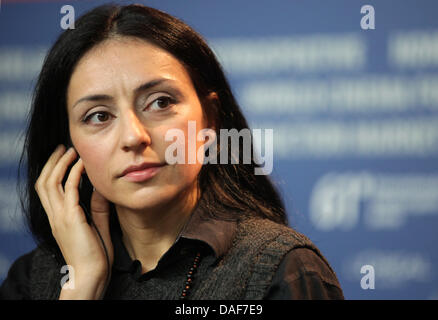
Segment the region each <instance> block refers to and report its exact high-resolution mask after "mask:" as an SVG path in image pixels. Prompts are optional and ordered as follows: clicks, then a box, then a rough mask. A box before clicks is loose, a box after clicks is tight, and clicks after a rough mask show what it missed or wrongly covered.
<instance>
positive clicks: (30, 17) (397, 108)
mask: <svg viewBox="0 0 438 320" xmlns="http://www.w3.org/2000/svg"><path fill="white" fill-rule="evenodd" d="M103 2H104V1H71V2H63V1H50V2H44V1H42V2H38V3H36V2H35V1H33V2H28V3H26V2H20V3H11V2H10V1H9V2H5V1H4V0H3V1H2V3H1V7H0V281H2V279H4V277H5V276H6V274H7V271H8V269H9V267H10V265H11V263H12V262H13V261H14V260H15V259H16V258H17V257H19V256H20V255H22V254H24V253H26V252H28V251H30V250H31V249H33V248H34V246H35V245H34V243H33V241H32V239H31V237H30V236H29V235H27V234H26V233H25V232H24V230H25V229H24V227H23V222H22V218H21V211H20V207H19V205H18V198H17V194H16V190H15V185H16V169H17V162H18V157H19V154H20V151H21V148H22V142H23V139H22V134H23V128H24V124H25V117H26V115H27V112H28V109H29V101H30V95H31V92H32V88H33V86H34V85H35V79H36V76H37V74H38V71H39V69H40V68H41V63H42V59H43V58H44V55H45V53H46V51H47V49H48V48H49V46H50V45H51V44H52V43H53V42H54V40H55V39H56V37H57V36H58V35H59V34H60V33H61V32H62V31H63V30H62V29H61V25H60V21H61V18H62V17H63V14H61V13H60V9H61V7H62V6H63V5H65V4H70V5H72V6H73V7H74V9H75V16H76V17H77V16H79V15H81V14H82V13H83V12H85V11H86V10H88V9H90V8H92V7H94V6H96V5H98V4H101V3H103ZM137 2H140V3H143V4H146V5H150V6H152V7H155V8H158V9H161V10H164V11H166V12H168V13H170V14H173V15H175V16H177V17H179V18H181V19H183V20H184V21H185V22H187V23H188V24H189V25H191V26H192V27H194V28H195V29H196V30H197V31H199V32H200V33H201V34H202V35H203V36H204V37H205V38H206V40H207V42H208V43H209V44H210V46H211V47H212V48H213V50H214V51H215V53H216V54H217V56H218V58H219V59H220V61H221V62H222V63H223V66H224V68H225V71H226V74H227V76H228V78H229V80H230V83H231V85H232V88H233V91H234V93H235V95H236V98H237V100H238V101H239V103H240V104H241V107H242V109H243V111H244V113H245V115H246V116H247V118H248V120H249V122H250V123H251V126H252V128H271V129H273V130H274V167H273V172H272V177H273V179H274V180H275V181H276V184H277V185H278V187H279V188H280V190H281V193H282V195H283V197H284V200H285V203H286V206H287V209H288V214H289V220H290V222H291V225H292V226H293V227H295V228H296V229H298V230H299V231H301V232H303V233H305V234H306V235H307V236H309V237H310V238H311V239H312V240H313V241H314V242H315V243H316V245H317V246H318V247H319V248H320V249H321V251H322V252H323V253H324V254H325V256H326V257H327V259H328V260H329V261H330V263H331V264H332V266H333V268H334V269H335V271H336V273H337V275H338V277H339V280H340V282H341V285H342V287H343V289H344V293H345V297H346V298H347V299H437V298H438V272H437V270H438V252H437V250H436V249H435V245H436V243H437V240H438V235H437V229H438V162H437V159H438V73H437V71H438V70H437V67H438V19H437V12H438V3H437V2H436V1H425V0H405V1H395V0H386V1H369V0H363V1H356V0H354V1H353V0H330V1H322V0H321V1H316V0H307V1H278V0H271V1H269V2H268V1H251V0H240V1H202V0H196V1H180V0H172V1H137ZM125 3H126V2H125ZM364 5H371V6H372V7H373V8H374V14H375V28H374V29H366V28H365V29H364V28H363V27H364V25H367V24H368V25H370V23H371V20H366V21H364V22H365V23H364V24H362V25H361V20H362V18H363V17H364V16H365V15H367V14H370V13H371V12H370V11H367V12H364V13H361V8H362V6H364ZM364 265H369V266H372V267H373V268H374V274H375V286H374V289H364V288H362V286H361V279H362V278H363V277H364V276H370V274H362V273H361V268H362V266H364Z"/></svg>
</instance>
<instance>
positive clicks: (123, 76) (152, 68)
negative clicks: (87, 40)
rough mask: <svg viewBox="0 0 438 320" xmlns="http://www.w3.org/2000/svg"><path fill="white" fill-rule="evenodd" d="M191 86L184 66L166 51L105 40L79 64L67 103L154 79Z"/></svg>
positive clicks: (143, 43) (140, 42)
mask: <svg viewBox="0 0 438 320" xmlns="http://www.w3.org/2000/svg"><path fill="white" fill-rule="evenodd" d="M158 77H161V78H168V79H172V80H175V81H178V82H180V83H181V85H182V86H184V85H187V84H188V83H190V77H189V75H188V73H187V71H186V70H185V68H184V66H183V65H182V64H181V63H180V62H179V61H178V59H176V58H175V57H173V56H172V55H171V54H170V53H168V52H167V51H165V50H163V49H161V48H159V47H157V46H155V45H153V44H151V43H149V42H146V41H143V40H140V39H136V38H116V39H110V40H105V41H104V42H102V43H100V44H99V45H97V46H96V47H94V48H92V49H91V50H90V51H89V52H87V53H86V54H85V55H84V56H83V57H82V58H81V59H80V60H79V62H78V64H77V66H76V67H75V70H74V71H73V74H72V76H71V78H70V83H69V86H68V102H69V104H70V102H71V101H70V100H71V99H73V98H76V96H77V95H84V94H93V93H97V92H102V93H104V92H107V91H109V90H111V89H113V88H114V86H117V85H118V86H120V85H123V86H124V87H125V89H128V90H129V88H135V87H137V86H138V85H139V84H141V83H144V82H145V81H147V80H151V79H154V78H158Z"/></svg>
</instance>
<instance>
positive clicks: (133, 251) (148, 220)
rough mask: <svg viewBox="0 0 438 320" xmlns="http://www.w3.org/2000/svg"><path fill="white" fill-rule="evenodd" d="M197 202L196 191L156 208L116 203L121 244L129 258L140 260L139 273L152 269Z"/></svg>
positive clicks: (172, 241) (174, 239)
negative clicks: (132, 207) (135, 208)
mask: <svg viewBox="0 0 438 320" xmlns="http://www.w3.org/2000/svg"><path fill="white" fill-rule="evenodd" d="M181 198H183V199H181ZM197 201H198V193H197V190H196V192H191V193H190V194H189V195H187V194H186V195H185V196H180V197H178V198H177V199H174V200H173V201H172V203H168V204H166V205H161V206H160V207H159V208H158V207H156V208H148V209H145V210H142V211H138V210H131V209H129V208H126V207H118V206H116V210H117V215H118V218H119V223H120V228H121V230H122V233H123V243H124V245H125V247H126V249H127V250H128V253H129V255H130V256H131V258H132V259H133V260H135V259H137V260H139V261H140V262H141V265H142V273H144V272H147V271H150V270H152V269H154V268H155V267H156V265H157V263H158V261H159V260H160V258H161V257H162V256H163V254H164V253H165V252H166V251H167V250H169V248H170V247H171V246H172V245H173V244H174V242H175V241H176V239H177V237H178V235H179V234H180V232H181V231H182V229H183V227H184V226H185V224H186V223H187V221H188V220H189V218H190V215H191V213H192V211H193V208H194V207H195V206H196V203H197Z"/></svg>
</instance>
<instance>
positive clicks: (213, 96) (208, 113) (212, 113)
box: [204, 91, 220, 131]
mask: <svg viewBox="0 0 438 320" xmlns="http://www.w3.org/2000/svg"><path fill="white" fill-rule="evenodd" d="M219 108H220V101H219V96H218V94H217V93H216V92H214V91H211V92H210V93H209V94H208V96H207V97H206V99H205V107H204V119H205V120H206V123H207V127H208V128H210V129H213V130H215V131H216V127H217V121H218V115H219Z"/></svg>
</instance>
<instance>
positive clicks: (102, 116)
mask: <svg viewBox="0 0 438 320" xmlns="http://www.w3.org/2000/svg"><path fill="white" fill-rule="evenodd" d="M108 118H109V115H108V113H106V112H103V111H98V112H94V113H92V114H90V115H88V116H87V117H85V118H84V120H83V122H86V123H88V122H90V121H91V120H93V121H92V122H93V123H102V122H105V121H107V120H108Z"/></svg>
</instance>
